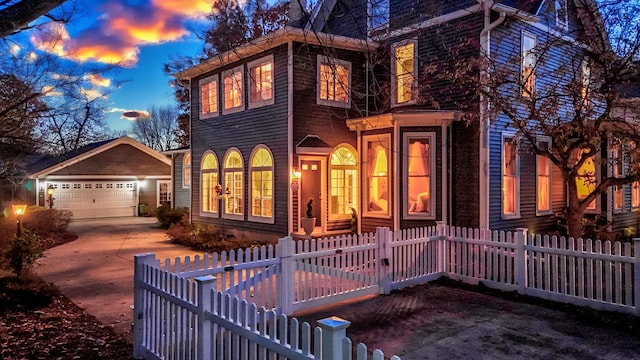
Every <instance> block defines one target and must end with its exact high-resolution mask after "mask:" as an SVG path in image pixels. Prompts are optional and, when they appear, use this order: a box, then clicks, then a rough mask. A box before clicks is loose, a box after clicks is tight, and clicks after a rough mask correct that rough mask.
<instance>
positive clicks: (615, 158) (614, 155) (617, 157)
mask: <svg viewBox="0 0 640 360" xmlns="http://www.w3.org/2000/svg"><path fill="white" fill-rule="evenodd" d="M610 153H611V156H610V158H611V162H612V163H611V166H612V168H613V177H615V178H621V177H622V176H623V162H622V156H621V154H620V147H614V148H612V149H611V152H610ZM623 206H624V191H623V186H622V185H617V186H614V187H613V210H615V211H621V210H622V209H623Z"/></svg>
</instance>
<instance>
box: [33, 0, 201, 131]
mask: <svg viewBox="0 0 640 360" xmlns="http://www.w3.org/2000/svg"><path fill="white" fill-rule="evenodd" d="M211 3H212V0H128V1H127V0H93V1H78V2H77V3H76V5H77V6H78V8H77V9H75V10H74V12H73V14H74V19H73V20H72V21H71V22H70V23H69V24H65V25H62V24H58V23H48V25H47V26H46V27H44V28H43V29H42V30H41V31H38V30H31V31H30V32H29V34H28V35H29V41H30V42H31V44H32V45H34V46H36V47H37V48H38V49H40V50H41V51H45V52H49V53H53V54H56V55H57V56H60V57H64V58H66V59H70V60H72V61H74V62H77V63H93V64H96V65H99V64H105V65H106V64H118V65H119V66H118V68H116V69H113V70H110V71H108V72H106V73H105V74H104V75H98V76H94V77H92V78H91V79H90V80H91V84H92V85H93V89H95V91H102V92H107V91H110V95H109V97H108V101H109V112H108V113H107V120H108V125H109V127H111V128H112V129H114V130H123V129H126V128H128V127H129V126H130V124H131V122H130V120H127V119H125V118H123V116H122V114H123V113H124V112H131V111H144V110H147V109H148V108H149V107H151V106H152V105H163V104H167V103H171V102H172V101H173V90H172V89H171V87H170V86H169V84H168V82H169V80H170V78H169V77H168V76H166V75H165V74H164V72H163V65H164V64H165V63H166V62H167V61H168V59H169V56H170V55H177V54H182V55H188V56H192V55H195V54H197V53H199V51H200V49H201V48H202V41H201V40H198V39H197V38H196V36H194V34H193V33H191V31H190V30H188V29H201V28H203V26H205V25H206V23H207V22H206V20H205V18H204V17H205V15H206V14H208V13H209V12H210V9H211ZM118 84H119V85H118Z"/></svg>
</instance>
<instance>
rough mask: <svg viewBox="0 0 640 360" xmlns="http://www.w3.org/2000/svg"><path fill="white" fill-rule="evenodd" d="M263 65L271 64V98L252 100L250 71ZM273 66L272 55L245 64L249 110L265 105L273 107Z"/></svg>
mask: <svg viewBox="0 0 640 360" xmlns="http://www.w3.org/2000/svg"><path fill="white" fill-rule="evenodd" d="M265 64H271V97H270V98H269V99H259V100H253V99H251V93H252V89H251V79H252V77H251V71H252V70H253V69H255V68H257V67H260V66H262V65H265ZM274 70H275V66H274V63H273V55H269V56H265V57H263V58H260V59H258V60H254V61H251V62H249V63H248V64H247V80H248V81H247V86H248V91H247V96H248V97H249V106H248V107H249V109H255V108H258V107H262V106H267V105H273V104H274V101H275V91H274V73H275V71H274Z"/></svg>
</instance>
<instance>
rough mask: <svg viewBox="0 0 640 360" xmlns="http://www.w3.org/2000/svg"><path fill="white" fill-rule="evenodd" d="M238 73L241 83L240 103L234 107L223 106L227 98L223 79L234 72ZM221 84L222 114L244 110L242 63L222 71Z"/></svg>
mask: <svg viewBox="0 0 640 360" xmlns="http://www.w3.org/2000/svg"><path fill="white" fill-rule="evenodd" d="M237 73H239V74H240V77H241V79H240V83H241V84H242V89H240V105H238V106H236V107H231V108H228V109H227V108H225V103H226V100H227V91H226V88H225V84H224V81H225V79H226V78H227V77H229V76H231V77H232V78H233V75H234V74H237ZM221 83H222V86H221V87H220V88H221V89H222V114H223V115H228V114H233V113H237V112H240V111H244V109H245V94H244V91H245V81H244V65H240V66H236V67H234V68H232V69H228V70H225V71H223V72H222V81H221Z"/></svg>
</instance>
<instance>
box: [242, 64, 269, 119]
mask: <svg viewBox="0 0 640 360" xmlns="http://www.w3.org/2000/svg"><path fill="white" fill-rule="evenodd" d="M248 68H249V108H250V109H252V108H256V107H260V106H265V105H271V104H273V56H267V57H265V58H262V59H259V60H256V61H252V62H250V63H249V64H248Z"/></svg>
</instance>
